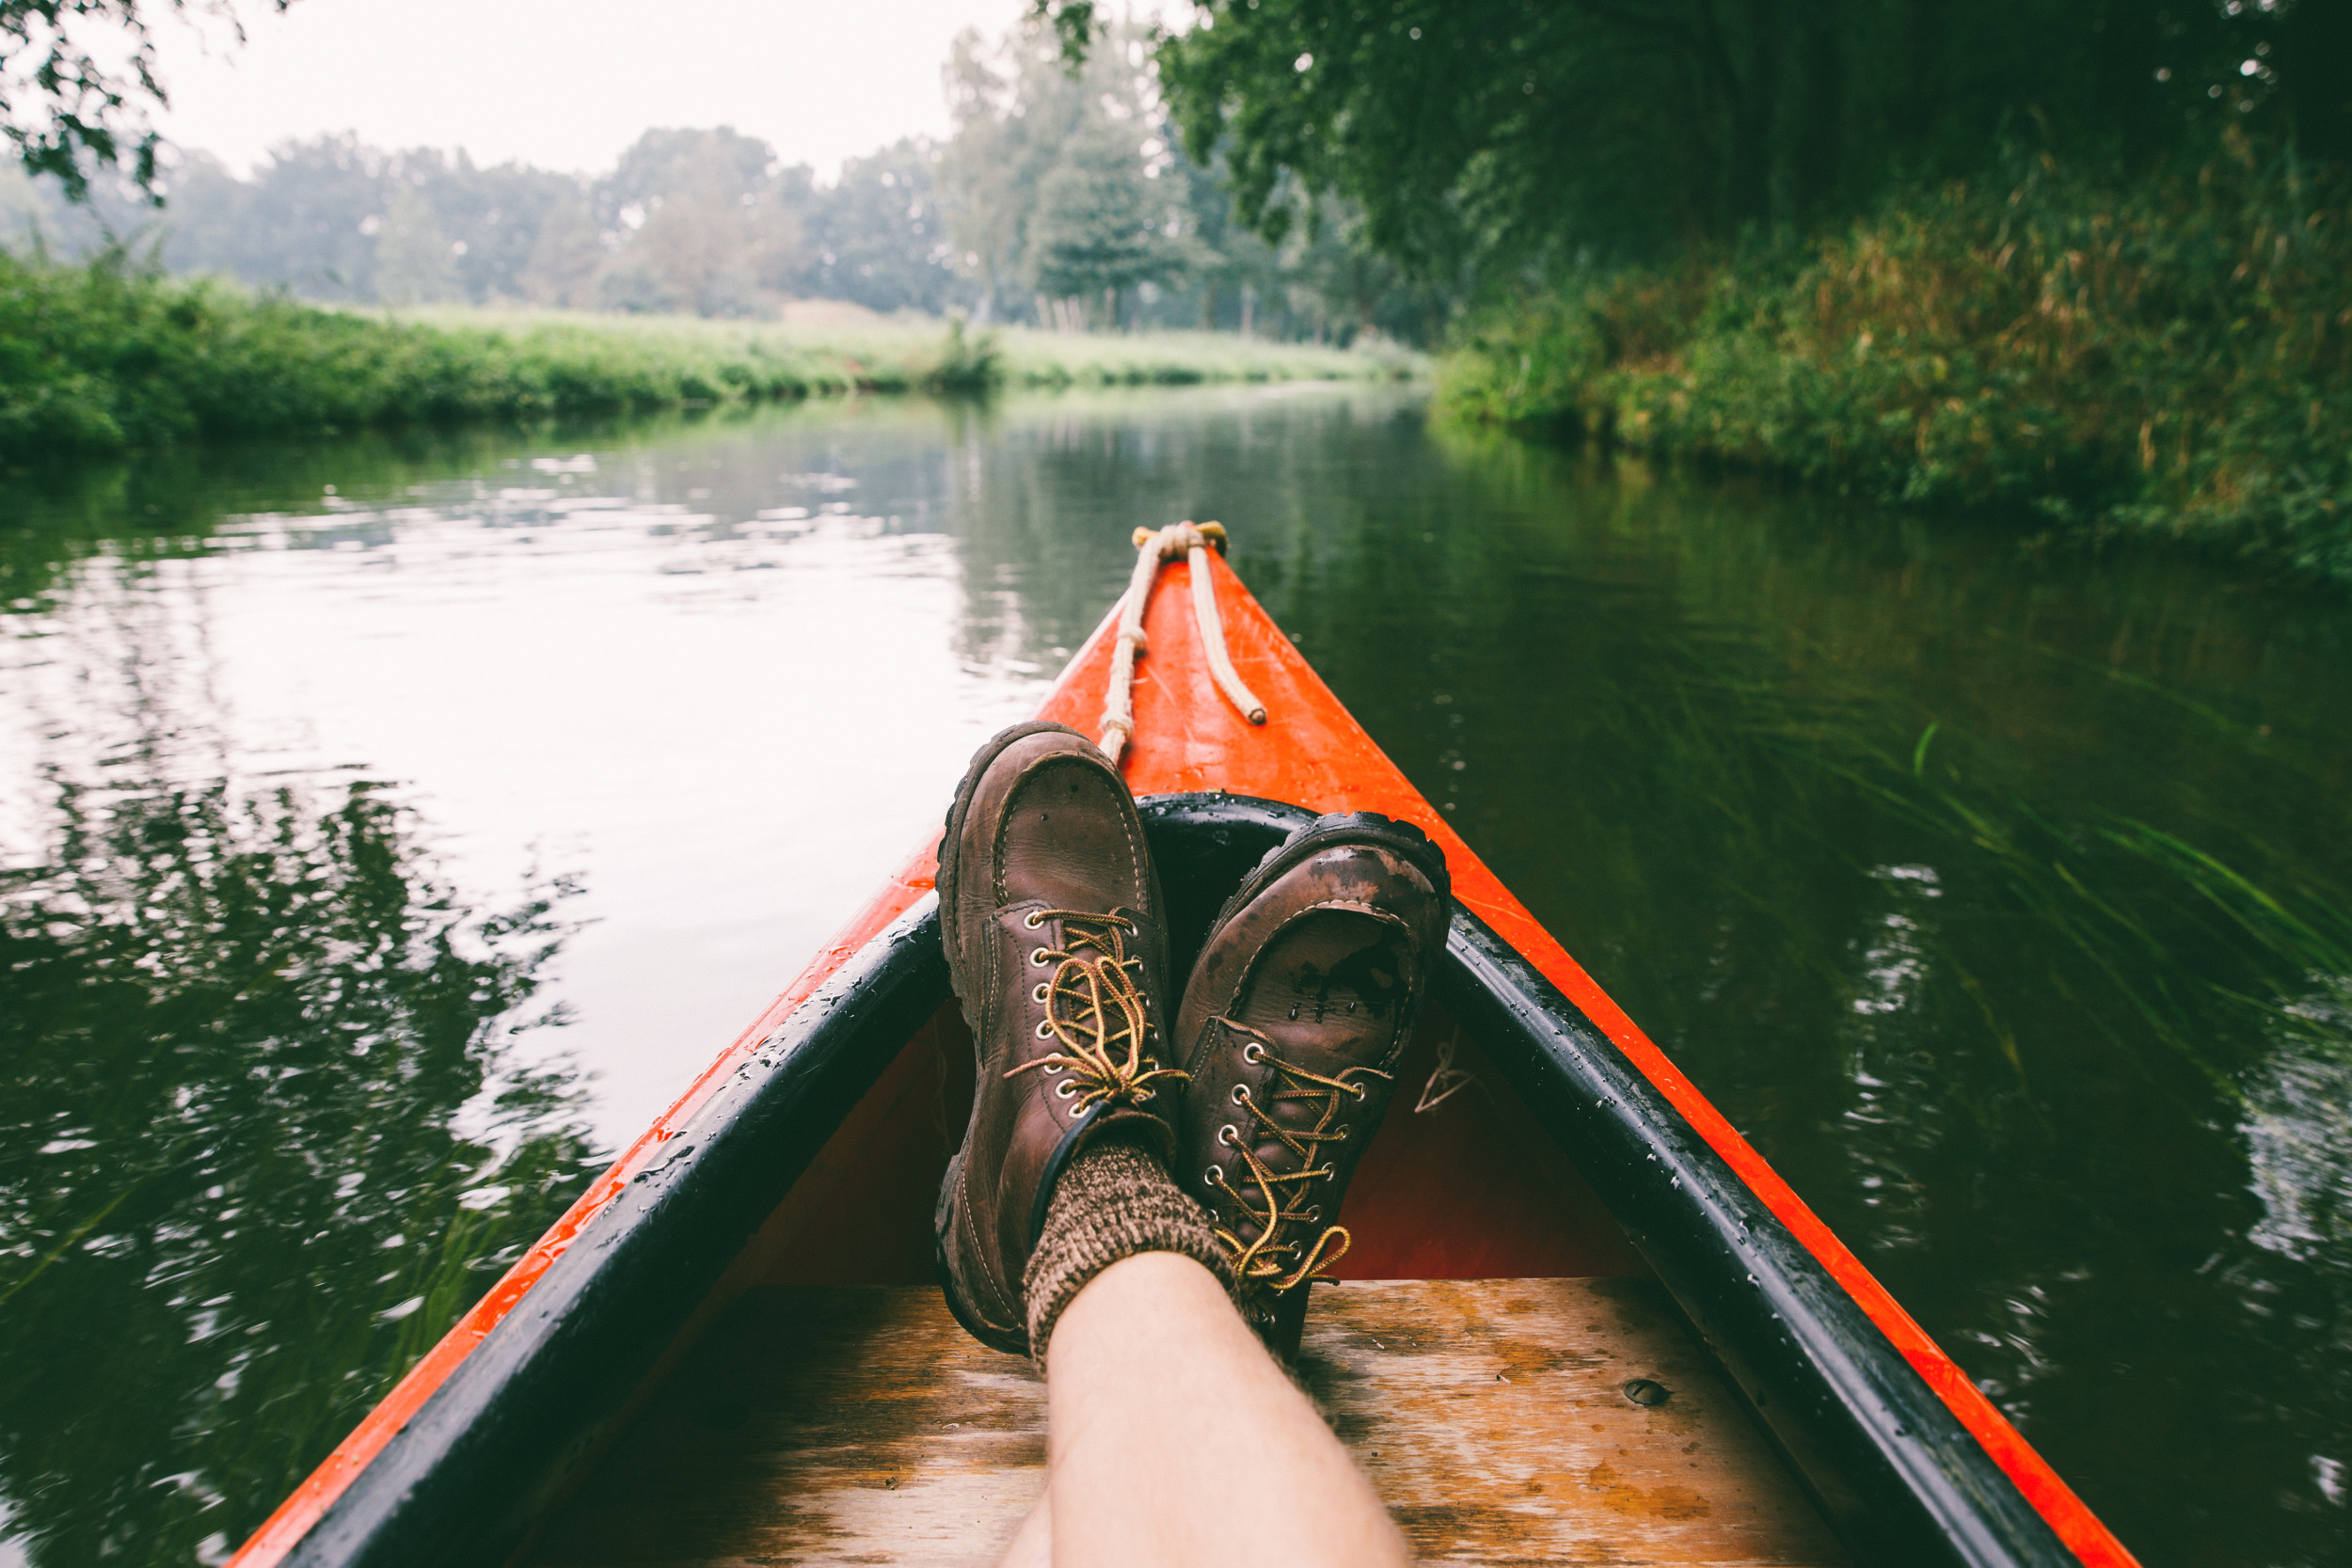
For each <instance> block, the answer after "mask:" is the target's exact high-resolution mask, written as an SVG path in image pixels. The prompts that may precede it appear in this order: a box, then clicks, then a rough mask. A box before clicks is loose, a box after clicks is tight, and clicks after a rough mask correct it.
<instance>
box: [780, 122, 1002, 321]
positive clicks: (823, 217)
mask: <svg viewBox="0 0 2352 1568" xmlns="http://www.w3.org/2000/svg"><path fill="white" fill-rule="evenodd" d="M940 157H941V152H940V150H939V148H937V147H936V146H934V145H933V144H932V142H931V140H930V137H928V136H910V137H907V138H906V139H904V140H901V141H898V142H894V143H892V144H891V145H890V146H888V147H885V148H882V149H880V150H876V151H874V152H872V153H869V154H867V155H866V157H863V158H851V159H849V160H847V161H846V162H844V163H843V164H842V166H841V178H840V179H839V180H837V181H835V182H834V183H833V185H832V187H831V188H830V189H826V188H820V187H818V186H817V185H816V184H815V182H813V181H811V180H810V179H809V178H808V171H807V170H806V169H805V168H803V169H799V170H797V171H791V172H794V173H796V174H797V176H798V185H797V188H796V190H795V192H794V193H793V195H792V197H791V198H790V199H791V200H792V201H793V202H794V203H795V205H796V210H797V211H798V212H799V214H800V217H801V228H802V233H803V261H802V265H801V268H800V271H799V273H798V274H797V279H796V280H797V286H798V288H799V291H800V292H801V293H803V294H806V295H809V296H812V297H815V298H820V299H846V300H850V301H853V302H854V303H856V304H859V305H863V306H866V307H867V308H868V309H875V310H923V311H928V312H930V313H932V314H937V313H939V312H941V311H944V310H946V309H948V307H949V306H950V305H952V304H955V303H958V302H960V301H961V300H962V299H963V298H964V297H966V294H967V292H968V291H967V290H966V289H965V288H964V286H963V280H962V278H961V277H960V276H959V270H958V268H957V266H956V248H955V245H953V244H952V243H951V242H950V241H949V239H948V237H947V213H946V204H945V198H944V197H943V196H942V194H941V191H940V188H939V164H940Z"/></svg>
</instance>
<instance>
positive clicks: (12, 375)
mask: <svg viewBox="0 0 2352 1568" xmlns="http://www.w3.org/2000/svg"><path fill="white" fill-rule="evenodd" d="M1418 367H1419V360H1418V357H1417V356H1411V355H1406V354H1403V353H1393V352H1392V353H1357V352H1350V351H1343V350H1338V349H1330V348H1322V347H1318V346H1315V345H1313V344H1301V343H1271V342H1264V341H1253V340H1248V339H1243V338H1237V337H1232V336H1230V335H1227V334H1221V333H1208V332H1199V333H1192V332H1178V333H1144V334H1134V335H1113V334H1104V335H1100V336H1097V335H1091V334H1078V333H1053V332H1034V331H1029V330H1026V329H1020V328H1016V329H1012V330H1010V331H998V330H988V331H978V332H967V331H966V330H964V329H963V327H962V326H961V325H959V324H955V323H946V324H942V323H933V322H923V321H914V322H898V321H883V322H878V323H871V324H864V325H827V326H787V325H775V324H764V323H757V322H721V321H703V320H698V319H691V318H671V317H642V316H602V315H590V314H585V313H576V312H545V311H522V310H513V311H497V310H474V309H429V310H414V311H405V312H390V311H375V312H365V311H358V310H342V309H324V308H321V307H317V306H312V305H306V304H302V303H299V302H297V301H294V300H290V299H284V298H278V297H273V296H269V295H255V294H251V293H246V292H244V291H242V290H239V289H236V288H234V287H231V286H230V285H227V284H223V283H220V282H217V281H213V280H194V281H190V280H183V279H176V278H168V277H153V276H150V275H147V274H144V273H140V272H138V271H135V270H134V269H131V268H127V267H125V266H123V265H121V264H119V262H110V261H95V262H91V263H88V264H87V265H82V266H75V267H44V266H40V265H36V264H32V263H29V262H26V261H24V260H22V259H20V258H16V257H12V256H9V255H8V254H6V253H5V252H0V457H13V458H17V459H24V458H28V457H34V456H40V455H47V454H51V453H61V452H74V451H120V450H124V449H128V448H137V447H148V446H153V445H157V444H160V443H164V442H168V441H173V440H179V439H185V438H188V437H192V436H251V435H266V434H274V433H286V432H302V431H332V430H356V429H369V428H377V427H384V426H394V425H406V424H424V423H456V422H466V421H474V420H516V419H536V418H544V417H548V416H555V415H574V414H596V413H629V412H649V411H655V410H660V409H666V408H680V407H693V406H701V405H709V404H729V403H743V402H758V401H766V400H777V399H794V398H804V397H813V396H823V395H827V394H839V393H847V392H856V391H874V392H908V391H941V392H945V391H986V390H990V389H993V388H1000V387H1069V386H1112V385H1183V384H1189V383H1198V382H1209V381H1284V380H1342V379H1351V378H1358V377H1394V376H1402V375H1411V374H1414V373H1418Z"/></svg>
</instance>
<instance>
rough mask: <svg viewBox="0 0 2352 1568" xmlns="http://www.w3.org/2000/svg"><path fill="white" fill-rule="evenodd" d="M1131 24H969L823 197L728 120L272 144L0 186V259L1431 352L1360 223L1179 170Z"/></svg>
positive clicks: (724, 310) (1420, 303)
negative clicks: (905, 116)
mask: <svg viewBox="0 0 2352 1568" xmlns="http://www.w3.org/2000/svg"><path fill="white" fill-rule="evenodd" d="M1151 44H1152V40H1151V39H1150V37H1149V36H1148V35H1147V34H1146V33H1145V32H1144V31H1143V30H1141V29H1139V28H1136V27H1132V26H1129V27H1122V28H1120V29H1118V30H1116V31H1115V32H1110V33H1106V34H1104V36H1103V37H1102V38H1101V39H1100V40H1099V45H1100V46H1099V47H1096V48H1094V49H1092V50H1091V51H1090V52H1089V57H1088V59H1087V60H1086V62H1085V64H1084V66H1083V68H1080V69H1076V70H1073V69H1071V68H1070V67H1069V66H1068V64H1067V63H1066V62H1065V61H1064V59H1063V58H1062V56H1061V54H1060V52H1059V51H1058V49H1057V46H1056V44H1055V42H1054V40H1053V39H1052V37H1051V36H1050V35H1049V34H1047V33H1045V32H1044V31H1043V30H1041V29H1040V28H1037V27H1035V26H1034V25H1031V26H1025V27H1021V28H1016V29H1015V30H1014V31H1012V32H1011V33H1010V34H1009V35H1007V36H1005V37H1003V38H1000V39H996V40H987V39H984V38H982V37H981V36H980V35H978V34H977V33H974V32H967V33H966V34H965V35H963V36H962V37H961V38H960V39H958V40H957V41H956V43H955V46H954V49H953V52H952V54H951V55H950V57H949V59H948V60H947V62H946V65H945V67H944V69H943V80H944V85H945V87H946V92H947V96H948V101H949V105H950V109H951V117H952V118H951V125H952V127H953V129H952V131H951V134H950V135H948V136H947V138H946V140H945V141H933V140H931V139H930V138H927V137H911V138H907V139H905V140H901V141H898V142H897V143H894V144H892V145H891V146H888V147H885V148H882V149H880V150H876V151H874V152H872V153H870V154H868V155H866V156H865V157H862V158H852V159H850V160H849V161H847V162H846V163H845V164H844V166H842V168H841V171H840V173H839V176H838V177H837V178H836V179H834V180H833V181H831V182H822V181H819V180H818V179H817V178H816V176H815V174H814V173H813V171H812V170H811V169H810V168H809V167H808V166H806V165H804V164H791V163H787V162H786V161H784V160H783V159H782V158H780V157H779V156H778V155H777V152H776V150H775V149H773V148H771V146H769V145H768V144H767V143H766V142H764V141H761V140H760V139H758V138H756V137H754V136H749V135H743V134H741V133H739V132H737V131H734V130H731V129H728V128H724V127H721V128H717V129H657V130H649V131H647V132H645V133H644V135H642V136H640V137H639V138H638V140H637V141H636V142H635V143H634V144H633V145H631V146H630V147H629V148H628V150H627V151H625V152H624V153H623V154H622V155H621V156H620V158H619V160H618V161H617V162H616V163H615V164H614V165H613V166H612V167H611V168H610V169H607V170H605V171H603V172H601V173H598V174H595V175H578V174H572V173H566V172H562V171H557V170H552V169H545V168H536V167H532V166H528V165H525V164H519V163H510V164H502V165H497V166H483V165H479V164H476V163H475V162H474V161H473V160H472V159H470V158H469V157H468V156H467V155H466V153H464V152H463V151H462V150H450V151H445V150H436V149H412V150H383V149H378V148H373V147H370V146H368V145H366V144H364V143H362V142H361V141H359V140H358V138H357V137H356V136H354V135H339V136H321V137H316V138H311V139H309V140H300V141H294V142H289V143H286V144H283V145H280V146H279V147H278V148H276V149H274V150H272V152H271V153H270V154H269V156H268V157H266V158H265V159H264V160H262V163H261V164H260V166H258V167H256V168H255V169H254V170H253V172H252V173H251V174H250V175H249V176H247V177H240V176H238V175H236V174H235V173H233V172H231V171H230V169H228V168H226V167H225V166H223V165H222V164H221V163H220V162H219V161H218V160H217V159H215V158H213V157H211V156H209V155H207V154H204V153H201V152H191V153H187V154H184V155H183V156H182V157H181V158H180V159H179V160H178V161H177V162H176V164H172V163H167V165H166V166H164V167H163V168H162V170H161V171H160V172H159V174H158V176H157V178H156V180H155V182H154V186H153V190H154V192H155V193H156V194H159V195H160V196H161V198H162V204H161V206H160V207H157V206H155V205H153V204H152V203H151V201H150V199H149V193H148V192H147V191H144V190H142V189H141V187H140V186H139V184H138V182H137V181H136V180H135V179H133V178H124V177H119V176H118V177H115V178H111V179H110V178H107V177H105V176H103V175H102V176H101V177H99V178H97V179H94V180H92V181H90V182H89V183H88V185H87V193H86V199H85V200H83V201H81V202H78V203H77V202H75V201H73V200H72V199H70V193H69V191H68V190H67V188H66V186H65V185H64V184H63V182H59V181H57V180H56V179H55V178H54V177H53V178H44V179H40V180H33V179H30V178H28V177H26V176H24V175H23V174H21V173H17V172H15V171H10V172H9V174H8V175H6V176H0V243H6V244H8V245H11V246H12V247H14V248H17V249H18V250H20V251H23V250H24V249H26V248H28V247H32V246H38V245H45V246H47V247H48V248H49V249H50V250H51V251H52V252H53V253H55V252H57V251H66V252H73V251H87V250H90V249H94V248H97V247H99V246H102V245H106V244H108V243H110V242H111V243H121V242H128V244H129V245H130V247H131V248H132V250H133V251H134V252H135V253H140V254H150V253H151V255H152V256H153V257H154V259H155V260H156V261H158V262H159V263H160V264H161V265H163V266H164V267H166V268H167V269H168V270H170V271H173V272H178V273H183V274H214V273H216V274H226V275H228V276H230V277H236V278H239V279H241V280H243V281H245V282H246V283H249V284H253V285H256V286H262V287H282V288H284V289H286V290H288V291H290V292H292V293H294V294H296V295H298V296H300V297H303V298H308V299H316V300H322V301H331V302H338V303H351V304H369V305H387V306H410V305H424V304H435V303H444V302H451V303H454V302H464V303H470V304H475V305H495V304H516V305H531V306H543V307H564V308H570V309H594V310H622V311H641V312H664V313H685V314H694V315H702V316H722V317H762V316H772V315H774V314H776V313H777V311H778V310H779V309H780V308H781V307H782V306H783V304H784V303H786V302H787V301H790V300H795V299H827V300H846V301H850V302H851V303H854V304H856V305H859V306H862V307H865V308H866V309H873V310H877V311H882V312H885V313H888V312H896V311H919V312H923V313H926V314H931V315H939V314H944V313H946V312H949V311H961V312H964V313H966V314H968V315H970V316H971V317H973V318H974V319H975V320H976V321H978V322H1016V323H1032V324H1039V325H1055V326H1061V327H1066V328H1094V329H1109V328H1132V327H1141V326H1158V327H1172V326H1205V327H1221V328H1224V329H1227V330H1238V331H1242V332H1245V333H1251V334H1255V335H1261V336H1268V337H1276V338H1285V339H1318V340H1327V341H1350V340H1352V339H1353V338H1355V337H1356V336H1358V335H1359V334H1360V333H1362V332H1364V331H1365V330H1367V329H1371V330H1374V331H1376V332H1379V333H1383V334H1386V335H1388V336H1391V337H1398V338H1405V339H1415V340H1417V339H1421V338H1423V337H1425V336H1426V335H1427V334H1428V332H1430V331H1431V330H1433V329H1434V327H1435V326H1436V325H1438V323H1439V322H1440V321H1441V320H1442V318H1443V315H1444V309H1445V305H1446V301H1445V299H1444V297H1443V296H1442V294H1441V293H1439V292H1438V291H1435V290H1433V289H1431V288H1429V287H1428V286H1426V285H1411V284H1408V283H1406V280H1405V279H1404V277H1403V275H1402V273H1401V271H1400V270H1399V269H1398V268H1397V267H1396V266H1395V265H1394V264H1393V263H1391V262H1388V261H1383V260H1381V259H1379V258H1377V257H1375V256H1374V255H1372V254H1371V253H1370V252H1369V251H1368V250H1367V249H1366V248H1365V246H1364V245H1363V244H1362V243H1361V240H1362V236H1361V232H1360V225H1358V224H1356V223H1354V222H1353V221H1352V219H1351V217H1350V215H1349V214H1335V216H1334V219H1333V221H1330V222H1326V223H1322V224H1319V225H1316V226H1312V227H1311V228H1310V227H1309V226H1300V227H1299V228H1298V229H1297V230H1295V231H1294V232H1291V233H1288V234H1285V235H1282V236H1279V237H1278V238H1277V239H1274V240H1269V239H1267V238H1266V237H1264V236H1263V234H1262V233H1261V232H1259V231H1258V230H1257V229H1256V228H1254V227H1253V226H1251V225H1249V224H1247V223H1244V222H1241V221H1238V220H1237V218H1236V215H1235V213H1234V208H1233V202H1232V198H1231V197H1230V196H1229V195H1228V194H1227V190H1226V184H1225V173H1226V171H1225V170H1224V168H1223V167H1222V165H1221V161H1220V160H1218V159H1217V158H1216V156H1215V155H1214V154H1212V155H1211V156H1210V157H1209V158H1208V159H1206V160H1200V159H1195V158H1193V157H1189V156H1187V155H1186V154H1185V152H1184V150H1183V149H1182V147H1181V146H1180V145H1179V141H1178V136H1177V134H1176V131H1175V128H1174V127H1173V125H1172V124H1171V123H1170V122H1169V119H1168V106H1167V104H1166V103H1165V101H1164V99H1163V97H1162V95H1161V93H1160V90H1159V86H1158V80H1157V76H1158V67H1157V64H1156V61H1155V60H1154V58H1153V57H1152V50H1151Z"/></svg>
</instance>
